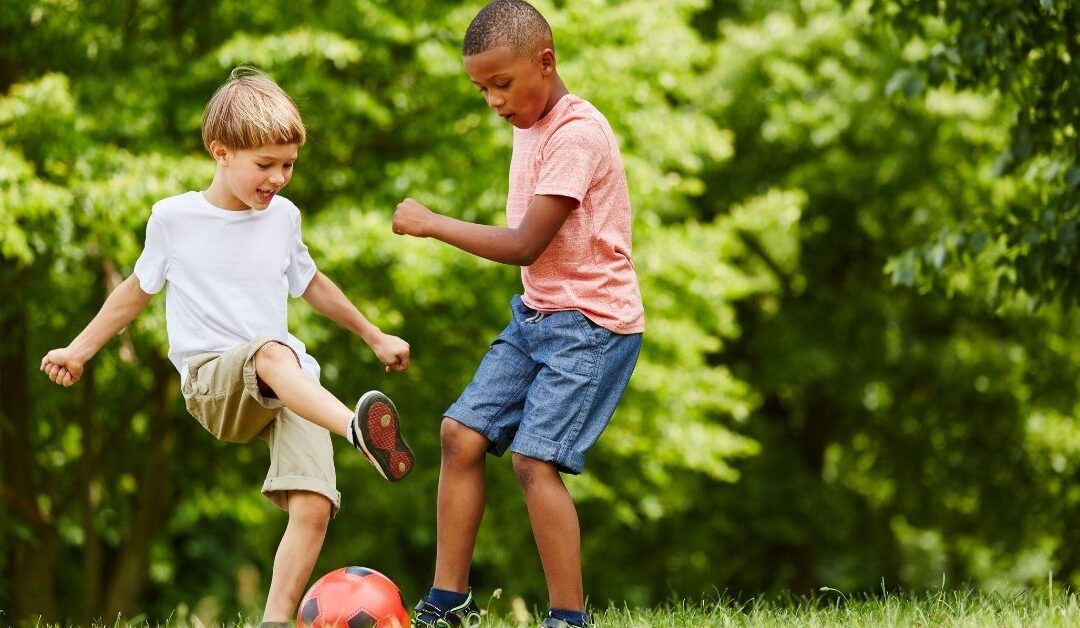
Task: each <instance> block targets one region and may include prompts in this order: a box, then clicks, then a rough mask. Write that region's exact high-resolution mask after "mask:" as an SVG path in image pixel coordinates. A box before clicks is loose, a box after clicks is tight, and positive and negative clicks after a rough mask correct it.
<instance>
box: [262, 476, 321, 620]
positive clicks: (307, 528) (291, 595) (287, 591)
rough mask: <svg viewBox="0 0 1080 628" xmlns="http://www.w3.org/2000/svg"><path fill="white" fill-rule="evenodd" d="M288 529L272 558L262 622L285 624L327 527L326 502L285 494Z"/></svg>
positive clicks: (300, 494)
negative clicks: (287, 503)
mask: <svg viewBox="0 0 1080 628" xmlns="http://www.w3.org/2000/svg"><path fill="white" fill-rule="evenodd" d="M288 499H289V506H288V507H289V525H288V527H286V528H285V534H283V535H282V537H281V543H280V544H279V545H278V550H277V555H276V556H274V575H273V577H272V578H271V580H270V593H269V594H268V595H267V597H266V610H265V611H264V613H263V621H264V622H288V621H292V620H293V619H295V618H296V608H297V605H299V604H300V597H301V596H302V595H303V594H304V587H305V586H307V582H308V580H310V579H311V570H312V569H313V568H314V567H315V560H316V559H317V558H318V557H319V551H320V550H322V545H323V540H324V539H325V538H326V527H327V525H328V524H329V523H330V510H331V504H330V500H329V499H327V498H326V497H325V496H323V495H320V494H318V493H312V492H309V491H289V498H288Z"/></svg>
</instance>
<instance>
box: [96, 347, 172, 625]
mask: <svg viewBox="0 0 1080 628" xmlns="http://www.w3.org/2000/svg"><path fill="white" fill-rule="evenodd" d="M154 382H155V390H154V397H153V398H154V400H155V404H154V405H155V408H154V413H153V415H154V416H157V417H158V418H159V422H158V424H157V426H156V428H155V430H154V432H155V435H156V437H155V438H154V440H153V445H152V451H151V452H149V454H148V455H147V456H146V458H145V460H146V464H145V466H144V467H143V469H142V472H141V474H140V476H139V483H138V486H139V490H138V496H139V503H138V505H137V506H136V507H135V510H134V513H133V515H132V521H131V524H130V526H129V529H130V530H131V534H130V536H129V537H128V538H127V540H126V541H125V542H124V545H123V547H122V548H121V550H120V555H119V557H118V558H117V561H116V566H115V568H114V569H113V571H112V574H111V577H110V578H109V583H108V590H107V592H106V595H105V608H106V611H107V613H108V616H109V617H116V616H117V614H118V613H119V614H123V615H125V616H127V617H131V616H132V615H134V614H136V613H138V612H139V610H140V609H139V608H138V603H139V599H140V598H141V596H142V593H143V591H144V590H145V588H146V582H147V579H148V575H147V569H148V565H149V562H150V561H149V557H150V547H151V545H152V544H153V541H154V539H155V538H156V537H157V536H158V534H159V533H160V532H161V530H162V529H164V527H165V522H166V521H167V519H168V515H169V507H170V504H171V502H172V493H173V489H172V482H171V479H170V476H169V460H170V459H171V457H172V454H173V451H174V450H175V449H176V438H177V436H176V411H175V408H176V398H177V395H178V394H179V389H180V386H179V383H178V382H177V381H176V374H175V371H173V370H172V365H171V364H170V363H169V362H166V361H164V360H155V365H154Z"/></svg>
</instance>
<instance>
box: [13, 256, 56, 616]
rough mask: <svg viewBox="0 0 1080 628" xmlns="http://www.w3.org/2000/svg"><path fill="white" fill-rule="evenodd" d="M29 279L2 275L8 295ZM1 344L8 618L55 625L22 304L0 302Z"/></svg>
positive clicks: (51, 535) (51, 540)
mask: <svg viewBox="0 0 1080 628" xmlns="http://www.w3.org/2000/svg"><path fill="white" fill-rule="evenodd" d="M27 275H28V273H27V272H25V269H24V271H22V272H20V270H19V269H16V268H14V267H13V266H12V265H11V264H10V263H7V264H6V268H3V269H2V270H0V278H3V279H4V282H3V283H4V285H7V286H10V294H12V295H21V294H25V292H24V291H25V288H26V285H25V284H26V277H27ZM0 339H3V340H2V342H0V488H2V489H3V491H2V499H3V504H4V507H5V508H6V509H7V510H8V511H9V512H10V513H11V515H12V519H13V520H14V529H15V535H16V537H17V538H16V539H15V540H14V541H13V543H12V550H11V556H10V564H11V581H10V582H11V603H12V609H13V610H14V617H12V618H10V619H20V618H31V617H41V618H43V619H44V620H46V621H54V620H55V619H56V615H57V612H56V611H57V608H56V590H55V579H54V576H53V574H54V573H55V572H56V569H55V565H54V561H55V555H56V545H57V540H56V537H55V531H54V530H53V527H52V524H51V522H50V520H49V513H48V512H45V511H43V510H42V509H41V507H40V505H39V501H38V499H37V496H38V491H37V487H36V486H35V484H36V483H35V477H36V475H35V473H34V470H35V469H36V465H35V464H34V460H33V448H32V439H31V437H30V390H29V385H30V381H29V378H28V372H29V371H30V368H31V365H30V364H29V362H28V359H27V348H26V344H27V320H26V305H25V302H24V301H23V299H21V298H9V299H4V303H3V305H2V306H0ZM20 530H21V531H22V533H21V534H20V532H19V531H20Z"/></svg>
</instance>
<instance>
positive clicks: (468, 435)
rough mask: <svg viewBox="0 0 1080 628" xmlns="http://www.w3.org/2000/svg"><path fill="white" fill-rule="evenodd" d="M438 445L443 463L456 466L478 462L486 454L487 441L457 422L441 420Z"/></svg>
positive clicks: (447, 419)
mask: <svg viewBox="0 0 1080 628" xmlns="http://www.w3.org/2000/svg"><path fill="white" fill-rule="evenodd" d="M439 444H440V446H441V447H442V457H443V460H444V461H447V462H450V463H456V464H470V463H476V462H480V461H482V460H483V459H484V456H485V455H486V454H487V439H485V438H484V437H483V436H482V435H481V434H479V433H478V432H476V431H475V430H473V429H471V428H468V427H465V426H464V425H462V424H461V423H458V422H457V421H455V420H453V419H450V418H446V419H443V422H442V426H441V427H440V429H439Z"/></svg>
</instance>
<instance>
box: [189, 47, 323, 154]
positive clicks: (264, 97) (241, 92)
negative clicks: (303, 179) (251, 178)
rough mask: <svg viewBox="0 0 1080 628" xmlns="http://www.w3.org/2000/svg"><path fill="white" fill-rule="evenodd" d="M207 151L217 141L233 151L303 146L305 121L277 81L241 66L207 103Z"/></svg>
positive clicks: (204, 136)
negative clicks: (278, 146) (280, 145)
mask: <svg viewBox="0 0 1080 628" xmlns="http://www.w3.org/2000/svg"><path fill="white" fill-rule="evenodd" d="M202 139H203V145H204V146H205V147H206V150H208V151H209V150H210V143H211V142H213V141H214V140H217V141H219V142H221V143H223V144H225V145H226V146H228V147H229V148H232V149H237V150H250V149H252V148H258V147H260V146H267V145H271V144H298V145H299V144H303V143H304V140H305V139H307V135H306V133H305V131H304V122H303V121H302V120H301V119H300V111H299V110H298V109H297V108H296V103H295V102H293V99H292V98H290V97H289V95H288V94H286V93H285V90H283V89H281V87H279V86H278V84H277V83H275V82H274V79H272V78H270V77H269V76H267V75H266V74H264V73H262V72H260V71H258V70H256V69H255V68H250V67H245V66H241V67H238V68H235V69H234V70H233V71H232V72H230V73H229V80H227V81H225V83H224V84H223V85H222V86H221V87H219V88H218V90H217V91H216V92H214V96H213V97H212V98H210V102H208V103H206V109H204V110H203V119H202Z"/></svg>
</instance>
